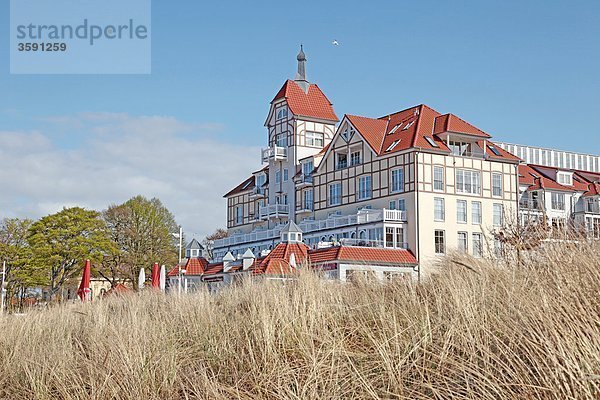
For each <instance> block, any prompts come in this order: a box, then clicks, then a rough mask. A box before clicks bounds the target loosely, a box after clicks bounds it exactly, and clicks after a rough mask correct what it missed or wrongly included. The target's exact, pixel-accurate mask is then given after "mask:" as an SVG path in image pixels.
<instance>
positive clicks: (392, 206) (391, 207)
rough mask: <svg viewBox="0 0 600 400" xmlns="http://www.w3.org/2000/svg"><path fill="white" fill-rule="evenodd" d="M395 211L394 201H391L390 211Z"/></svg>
mask: <svg viewBox="0 0 600 400" xmlns="http://www.w3.org/2000/svg"><path fill="white" fill-rule="evenodd" d="M395 209H396V200H392V201H390V210H395Z"/></svg>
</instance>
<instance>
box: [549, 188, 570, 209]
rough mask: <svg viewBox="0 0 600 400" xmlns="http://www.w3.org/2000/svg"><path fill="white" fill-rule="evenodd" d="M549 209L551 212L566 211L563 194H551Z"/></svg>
mask: <svg viewBox="0 0 600 400" xmlns="http://www.w3.org/2000/svg"><path fill="white" fill-rule="evenodd" d="M550 199H551V207H552V209H553V210H557V211H565V209H566V196H565V194H564V193H559V192H551V193H550Z"/></svg>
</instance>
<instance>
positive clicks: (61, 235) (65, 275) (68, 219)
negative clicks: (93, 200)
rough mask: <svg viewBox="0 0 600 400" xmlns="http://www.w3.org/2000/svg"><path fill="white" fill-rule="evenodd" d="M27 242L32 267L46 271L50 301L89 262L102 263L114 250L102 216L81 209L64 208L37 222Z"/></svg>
mask: <svg viewBox="0 0 600 400" xmlns="http://www.w3.org/2000/svg"><path fill="white" fill-rule="evenodd" d="M27 240H28V243H29V245H30V247H31V251H32V256H33V259H32V262H33V265H34V266H35V267H36V268H38V269H39V270H43V271H44V272H45V275H46V283H47V285H48V286H49V289H50V293H49V294H50V299H51V300H52V299H54V298H55V296H56V294H57V293H58V291H59V290H60V288H61V287H62V286H63V285H64V283H65V282H67V281H68V280H69V279H72V278H74V277H75V276H77V275H78V274H79V273H80V272H81V267H82V266H83V263H84V261H85V260H86V259H91V260H93V261H100V260H101V259H102V258H103V256H104V255H105V254H106V253H109V252H111V251H113V247H114V246H113V243H112V242H111V241H110V239H109V237H108V232H107V229H106V224H105V223H104V221H102V219H100V214H99V213H98V212H96V211H90V210H85V209H83V208H80V207H73V208H65V209H63V210H62V211H60V212H58V213H56V214H52V215H48V216H46V217H44V218H42V219H40V220H39V221H37V222H35V223H34V224H33V225H32V226H31V228H30V229H29V236H28V239H27Z"/></svg>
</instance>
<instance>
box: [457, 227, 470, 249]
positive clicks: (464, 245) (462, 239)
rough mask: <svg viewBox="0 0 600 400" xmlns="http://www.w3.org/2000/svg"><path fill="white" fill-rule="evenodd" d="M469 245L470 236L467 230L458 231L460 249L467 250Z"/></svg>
mask: <svg viewBox="0 0 600 400" xmlns="http://www.w3.org/2000/svg"><path fill="white" fill-rule="evenodd" d="M468 247H469V236H468V234H467V232H458V251H462V252H464V253H466V252H467V249H468Z"/></svg>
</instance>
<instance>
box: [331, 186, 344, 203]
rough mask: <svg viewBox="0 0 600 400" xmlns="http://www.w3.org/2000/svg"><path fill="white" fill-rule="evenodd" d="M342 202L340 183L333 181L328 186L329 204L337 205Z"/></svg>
mask: <svg viewBox="0 0 600 400" xmlns="http://www.w3.org/2000/svg"><path fill="white" fill-rule="evenodd" d="M339 204H342V184H341V183H334V184H332V185H330V186H329V205H330V206H337V205H339Z"/></svg>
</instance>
